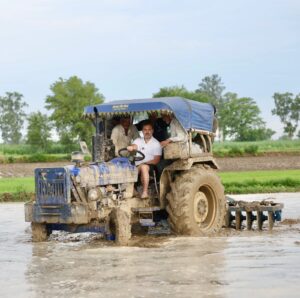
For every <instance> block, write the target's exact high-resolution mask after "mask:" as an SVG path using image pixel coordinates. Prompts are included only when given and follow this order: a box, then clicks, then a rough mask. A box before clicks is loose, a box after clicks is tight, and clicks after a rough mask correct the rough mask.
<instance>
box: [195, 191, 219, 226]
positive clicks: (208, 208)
mask: <svg viewBox="0 0 300 298" xmlns="http://www.w3.org/2000/svg"><path fill="white" fill-rule="evenodd" d="M215 216H216V198H215V194H214V192H213V191H212V190H211V189H210V188H209V187H208V186H202V187H201V188H200V189H199V190H198V191H197V192H196V194H195V196H194V219H195V221H196V223H197V224H198V226H199V227H200V228H201V229H206V228H209V227H210V226H211V225H212V224H213V223H214V220H215Z"/></svg>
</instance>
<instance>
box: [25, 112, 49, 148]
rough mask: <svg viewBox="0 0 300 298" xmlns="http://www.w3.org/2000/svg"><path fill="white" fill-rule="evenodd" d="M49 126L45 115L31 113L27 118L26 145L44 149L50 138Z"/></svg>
mask: <svg viewBox="0 0 300 298" xmlns="http://www.w3.org/2000/svg"><path fill="white" fill-rule="evenodd" d="M51 128H52V126H51V124H50V121H49V119H48V116H47V115H43V114H42V113H41V112H36V113H31V114H30V115H29V117H28V127H27V141H26V142H27V143H28V144H30V145H32V146H35V147H37V148H41V149H45V148H46V147H47V146H48V145H49V139H50V137H51Z"/></svg>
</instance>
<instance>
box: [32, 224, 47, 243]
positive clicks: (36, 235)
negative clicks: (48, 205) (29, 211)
mask: <svg viewBox="0 0 300 298" xmlns="http://www.w3.org/2000/svg"><path fill="white" fill-rule="evenodd" d="M31 231H32V241H33V242H42V241H46V240H47V238H48V231H47V226H46V224H42V223H36V222H32V223H31Z"/></svg>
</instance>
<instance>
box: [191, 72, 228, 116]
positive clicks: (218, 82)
mask: <svg viewBox="0 0 300 298" xmlns="http://www.w3.org/2000/svg"><path fill="white" fill-rule="evenodd" d="M198 86H199V89H197V90H196V91H195V92H196V93H198V94H202V95H203V96H204V97H206V98H208V99H209V100H208V101H209V102H211V103H212V104H214V105H215V106H216V108H217V109H218V110H221V109H222V107H223V92H224V90H225V86H224V84H223V82H222V79H221V77H219V75H217V74H213V75H211V76H206V77H204V78H203V79H202V81H201V83H200V84H199V85H198Z"/></svg>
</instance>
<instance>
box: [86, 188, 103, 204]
mask: <svg viewBox="0 0 300 298" xmlns="http://www.w3.org/2000/svg"><path fill="white" fill-rule="evenodd" d="M100 198H101V192H100V190H98V189H97V188H92V189H90V190H89V192H88V199H89V200H91V201H96V200H98V199H100Z"/></svg>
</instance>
